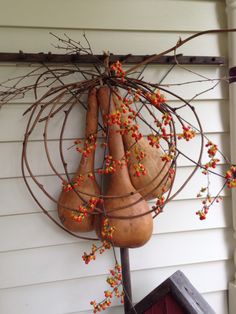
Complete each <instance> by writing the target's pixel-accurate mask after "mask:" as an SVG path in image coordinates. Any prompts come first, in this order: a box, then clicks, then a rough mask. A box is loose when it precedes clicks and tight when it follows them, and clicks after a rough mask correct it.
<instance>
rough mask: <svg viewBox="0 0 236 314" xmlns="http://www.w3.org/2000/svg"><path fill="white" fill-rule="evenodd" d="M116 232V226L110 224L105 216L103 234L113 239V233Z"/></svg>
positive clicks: (104, 236) (106, 237)
mask: <svg viewBox="0 0 236 314" xmlns="http://www.w3.org/2000/svg"><path fill="white" fill-rule="evenodd" d="M114 232H115V227H112V226H111V225H110V222H109V219H108V218H105V219H104V220H103V223H102V230H101V235H102V237H103V238H104V239H108V240H109V241H111V240H112V237H113V233H114Z"/></svg>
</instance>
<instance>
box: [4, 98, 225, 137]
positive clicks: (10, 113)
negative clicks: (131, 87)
mask: <svg viewBox="0 0 236 314" xmlns="http://www.w3.org/2000/svg"><path fill="white" fill-rule="evenodd" d="M169 103H170V105H172V106H177V105H179V102H169ZM191 104H192V105H193V106H194V107H195V109H196V112H197V114H198V116H199V119H200V121H201V122H202V128H203V130H204V132H205V133H213V132H215V133H219V132H227V131H229V120H228V118H229V114H228V109H229V107H228V104H227V101H226V100H225V101H224V100H202V101H198V100H196V101H193V102H191ZM28 108H29V105H27V104H19V105H17V104H9V105H5V106H3V107H2V109H1V115H0V142H12V141H20V140H22V138H23V136H24V133H25V129H26V122H27V117H25V116H22V114H23V112H25V111H26V110H27V109H28ZM72 112H73V114H71V115H70V127H69V128H66V129H65V133H64V138H65V139H73V138H77V137H84V124H85V109H84V108H83V107H82V106H80V105H78V106H75V108H74V109H73V111H72ZM146 112H147V111H144V113H143V115H144V117H146V115H147V113H146ZM206 112H210V113H211V119H212V121H214V123H215V124H212V123H209V121H207V120H206V119H204V118H205V115H206ZM181 115H182V117H183V118H184V119H185V120H186V121H188V122H189V123H191V124H193V125H196V119H195V118H194V116H193V115H192V114H190V112H189V111H188V112H186V111H184V110H182V111H181ZM147 116H148V115H147ZM62 119H63V112H60V113H59V114H58V115H56V116H55V117H54V118H53V119H52V120H51V121H50V124H49V132H48V138H49V139H58V134H59V131H60V128H59V125H61V121H62ZM9 120H10V121H11V123H12V124H13V125H15V127H14V128H8V125H9V122H8V121H9ZM140 124H141V126H142V128H143V129H144V127H145V125H144V124H142V123H141V122H140ZM43 128H44V124H43V123H41V124H40V123H39V125H38V127H37V131H35V132H34V133H33V134H32V135H31V137H30V138H31V140H40V139H41V140H42V136H43ZM6 129H7V130H8V132H5V130H6ZM143 129H142V130H143ZM144 131H145V133H146V134H148V133H149V132H150V130H149V129H148V128H147V127H146V128H145V129H144Z"/></svg>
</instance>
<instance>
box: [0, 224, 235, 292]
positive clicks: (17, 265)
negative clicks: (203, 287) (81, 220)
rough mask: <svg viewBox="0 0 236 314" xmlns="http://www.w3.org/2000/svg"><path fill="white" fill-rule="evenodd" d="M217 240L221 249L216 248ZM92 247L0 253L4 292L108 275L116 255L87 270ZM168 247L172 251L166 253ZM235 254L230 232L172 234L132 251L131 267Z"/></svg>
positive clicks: (186, 261) (151, 266)
mask: <svg viewBox="0 0 236 314" xmlns="http://www.w3.org/2000/svg"><path fill="white" fill-rule="evenodd" d="M186 236H187V239H188V240H186ZM215 239H217V246H212V245H211V244H212V243H214V242H215ZM90 246H91V243H86V242H81V243H74V244H68V245H57V246H48V247H43V248H35V249H28V250H20V251H12V252H4V253H0V257H1V258H0V266H1V267H0V275H1V283H0V288H7V287H16V286H22V285H29V284H38V283H44V282H49V281H57V280H66V279H73V278H80V277H87V276H95V275H98V274H101V272H102V270H103V272H104V269H105V271H106V269H109V268H110V267H111V263H112V261H113V259H112V258H111V257H110V258H109V256H111V254H112V252H108V253H107V254H108V255H107V254H105V255H103V256H101V257H100V256H99V258H98V259H97V261H96V263H92V264H91V266H89V267H87V266H86V265H84V263H83V261H82V258H81V256H82V255H83V253H84V252H85V251H89V250H90ZM209 246H211V250H209ZM166 247H168V248H169V249H168V250H166ZM155 248H156V249H155ZM186 252H188V254H186ZM232 254H233V236H232V231H230V230H223V229H222V230H221V229H215V230H205V231H192V232H183V233H176V234H175V236H174V237H173V235H171V234H160V235H155V236H153V237H152V239H151V240H150V241H149V242H148V243H147V244H146V245H145V246H144V247H141V248H139V249H135V250H130V266H131V270H138V269H139V270H141V269H147V268H155V267H168V266H174V265H181V264H191V263H202V262H213V261H218V260H227V259H229V258H231V257H232ZM144 256H145V257H146V261H145V264H144V263H143V257H144ZM45 257H46V258H45ZM68 263H69V264H68Z"/></svg>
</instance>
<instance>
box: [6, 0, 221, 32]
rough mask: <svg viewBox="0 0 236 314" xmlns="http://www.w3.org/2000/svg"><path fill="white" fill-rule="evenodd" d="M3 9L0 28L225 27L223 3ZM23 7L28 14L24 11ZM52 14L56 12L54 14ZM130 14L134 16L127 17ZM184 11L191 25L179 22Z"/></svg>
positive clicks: (15, 6)
mask: <svg viewBox="0 0 236 314" xmlns="http://www.w3.org/2000/svg"><path fill="white" fill-rule="evenodd" d="M2 6H3V8H4V9H3V10H2V11H1V12H2V13H1V14H0V20H1V23H0V26H15V27H24V26H26V27H32V25H33V26H34V27H47V28H50V27H60V28H76V29H78V28H80V29H117V30H123V29H124V30H140V31H141V30H145V31H152V30H160V29H161V30H166V25H167V24H168V30H172V31H176V23H178V28H179V30H185V31H191V30H193V31H196V30H203V29H206V28H207V27H208V28H218V27H221V28H223V27H224V26H225V17H224V15H220V16H218V12H219V11H223V10H224V3H222V2H221V1H204V2H202V1H191V2H190V1H187V2H186V1H166V0H162V1H155V0H149V1H148V5H147V4H146V2H143V1H139V2H138V3H137V1H135V0H131V1H129V2H126V1H125V0H122V1H119V3H118V2H116V1H115V0H112V1H109V0H102V1H99V6H95V5H94V1H92V0H88V1H86V2H85V1H82V0H79V1H78V0H71V1H70V5H69V6H68V4H67V3H65V2H64V1H63V0H59V1H55V0H54V1H51V2H48V1H46V0H42V1H41V3H40V4H39V3H34V4H33V3H32V2H31V1H30V0H23V1H22V2H21V4H19V3H15V2H14V1H13V0H10V1H6V0H2ZM56 6H57V7H60V10H55V9H56ZM26 7H27V11H26V10H24V8H26ZM12 8H13V11H14V12H12ZM134 9H135V10H134ZM34 11H35V12H37V15H35V16H31V15H29V12H34ZM55 11H58V12H57V13H56V14H55ZM130 12H134V13H133V14H130ZM183 12H185V14H186V16H191V23H189V21H188V19H185V18H184V19H181V20H180V19H179V16H181V15H182V14H183ZM193 12H194V14H193ZM65 13H66V14H65ZM199 16H201V22H200V21H199ZM121 17H122V18H121ZM219 17H220V18H219Z"/></svg>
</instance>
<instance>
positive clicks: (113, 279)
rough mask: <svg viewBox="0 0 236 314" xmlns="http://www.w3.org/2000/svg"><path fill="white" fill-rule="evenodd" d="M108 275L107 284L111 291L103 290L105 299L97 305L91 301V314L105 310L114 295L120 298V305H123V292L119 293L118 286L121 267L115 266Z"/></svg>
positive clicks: (120, 278) (120, 281)
mask: <svg viewBox="0 0 236 314" xmlns="http://www.w3.org/2000/svg"><path fill="white" fill-rule="evenodd" d="M110 275H111V276H109V277H108V278H107V283H108V284H109V286H110V287H111V288H112V290H105V291H104V296H105V299H104V300H103V301H101V302H99V303H97V302H96V301H91V302H90V304H91V305H92V306H93V313H97V312H101V311H104V310H105V309H107V308H108V307H109V306H110V305H111V298H112V297H113V295H115V296H116V297H117V298H120V300H121V303H124V292H123V291H120V286H121V283H122V274H121V266H120V265H119V264H116V265H115V267H114V269H112V270H110Z"/></svg>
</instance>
